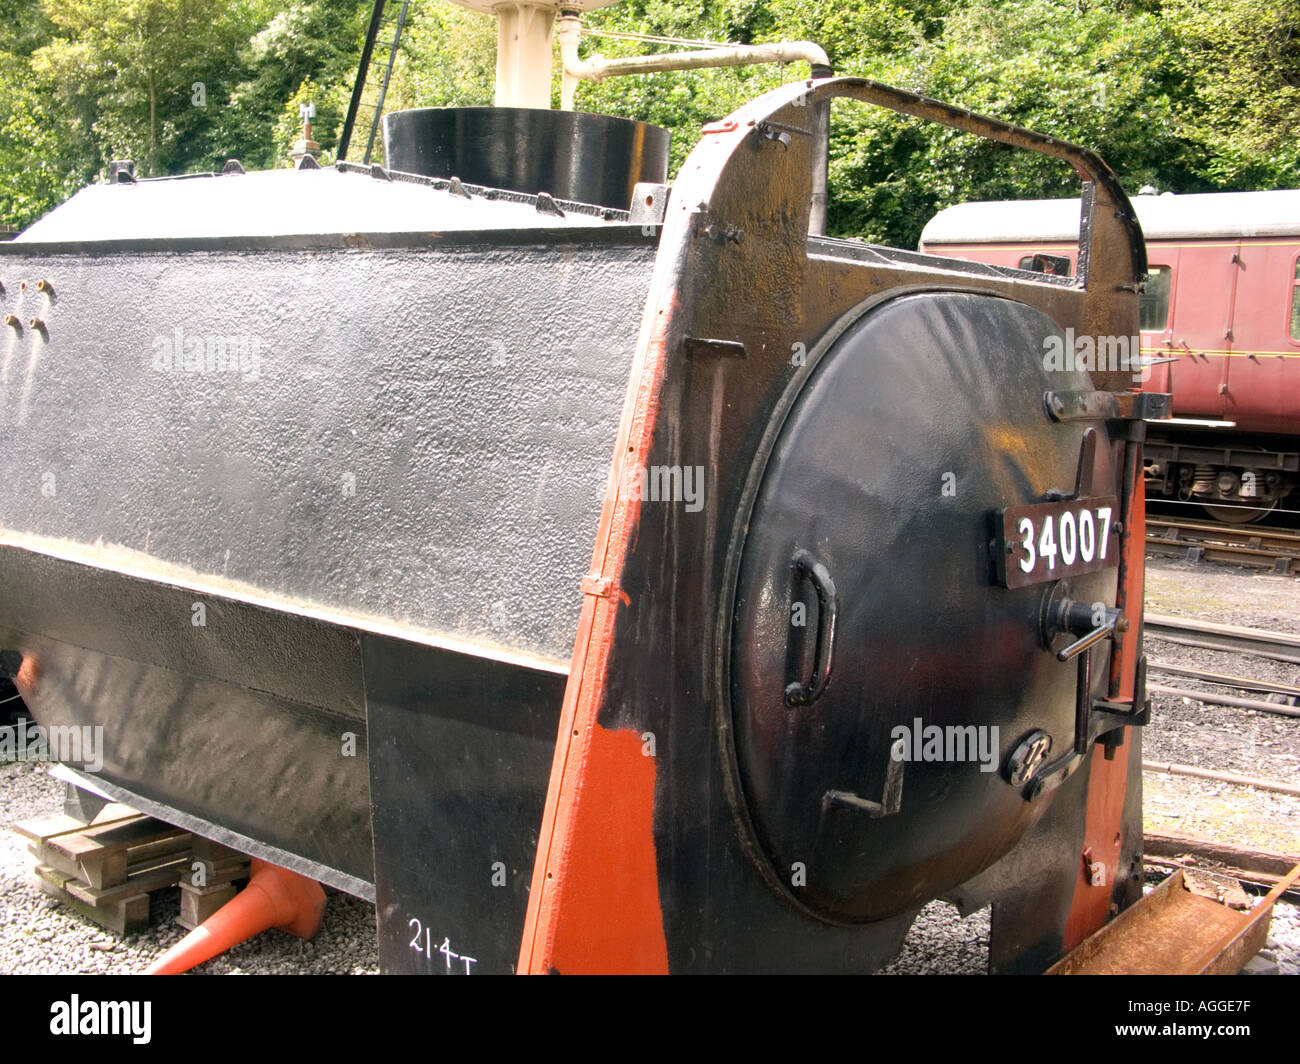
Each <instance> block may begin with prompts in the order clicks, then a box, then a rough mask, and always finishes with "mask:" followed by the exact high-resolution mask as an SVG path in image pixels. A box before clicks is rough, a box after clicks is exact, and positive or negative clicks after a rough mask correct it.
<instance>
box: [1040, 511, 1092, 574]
mask: <svg viewBox="0 0 1300 1064" xmlns="http://www.w3.org/2000/svg"><path fill="white" fill-rule="evenodd" d="M1094 513H1095V514H1096V516H1095V517H1094V516H1093V515H1094ZM1110 519H1111V508H1110V507H1109V506H1098V507H1097V508H1096V510H1095V511H1094V510H1093V509H1091V508H1088V509H1083V510H1079V511H1078V513H1075V512H1074V511H1073V510H1066V511H1065V512H1064V513H1062V514H1059V515H1057V516H1056V517H1055V518H1054V517H1053V515H1052V514H1045V515H1044V516H1043V519H1042V521H1041V522H1040V525H1039V527H1035V525H1034V521H1033V520H1032V519H1031V518H1028V517H1022V518H1021V519H1020V524H1019V525H1017V526H1016V529H1017V531H1018V532H1019V534H1020V535H1021V536H1022V537H1023V538H1022V539H1021V541H1020V546H1021V548H1022V550H1021V552H1020V557H1019V558H1018V559H1017V564H1018V565H1019V566H1020V570H1021V572H1025V573H1032V572H1033V571H1034V567H1035V566H1036V565H1037V564H1038V561H1039V559H1040V558H1041V559H1042V560H1043V561H1044V562H1046V563H1047V569H1048V571H1049V572H1050V571H1051V570H1053V569H1055V568H1056V560H1057V557H1058V556H1059V557H1060V560H1061V564H1062V565H1065V566H1070V565H1073V564H1074V563H1075V560H1076V559H1077V560H1078V561H1081V562H1091V561H1093V560H1094V559H1096V560H1099V561H1105V560H1106V550H1107V547H1108V546H1109V544H1110Z"/></svg>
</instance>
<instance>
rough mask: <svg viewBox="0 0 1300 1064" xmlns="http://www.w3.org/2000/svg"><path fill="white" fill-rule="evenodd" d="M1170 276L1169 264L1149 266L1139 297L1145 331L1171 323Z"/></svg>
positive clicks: (1139, 307)
mask: <svg viewBox="0 0 1300 1064" xmlns="http://www.w3.org/2000/svg"><path fill="white" fill-rule="evenodd" d="M1170 277H1171V274H1170V271H1169V267H1168V266H1150V267H1148V268H1147V290H1146V291H1145V292H1143V293H1142V295H1141V296H1140V297H1139V298H1138V316H1139V319H1140V323H1139V325H1138V328H1140V329H1141V330H1142V331H1143V332H1159V331H1160V330H1161V329H1163V328H1164V327H1165V326H1167V325H1168V324H1169V280H1170ZM1292 316H1293V317H1294V315H1292Z"/></svg>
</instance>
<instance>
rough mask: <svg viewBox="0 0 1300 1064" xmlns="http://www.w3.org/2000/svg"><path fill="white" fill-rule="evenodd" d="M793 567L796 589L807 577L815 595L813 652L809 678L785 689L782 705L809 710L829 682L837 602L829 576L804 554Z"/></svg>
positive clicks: (811, 558) (832, 661) (803, 552)
mask: <svg viewBox="0 0 1300 1064" xmlns="http://www.w3.org/2000/svg"><path fill="white" fill-rule="evenodd" d="M793 565H794V570H795V586H796V588H797V587H798V584H799V582H800V581H801V580H803V579H804V578H805V577H807V578H808V579H809V580H811V581H812V585H813V590H814V591H816V592H817V648H816V650H815V652H814V655H813V671H812V676H811V677H810V678H809V680H808V682H807V683H800V682H799V681H798V680H795V681H794V682H792V683H789V684H787V685H786V688H785V704H786V705H787V706H810V705H812V704H813V703H814V702H816V701H817V699H819V698H821V696H822V695H824V694H825V693H826V688H827V686H828V685H829V684H830V681H831V667H832V665H833V664H834V660H835V658H834V654H835V619H836V615H837V614H838V613H839V608H840V602H839V596H838V594H837V593H836V591H835V581H834V580H832V579H831V574H830V572H829V571H828V570H827V568H826V566H825V565H823V564H822V563H821V562H819V561H818V560H817V559H816V558H814V557H813V556H812V555H811V554H810V553H809V552H808V551H806V550H800V551H797V552H796V553H795V556H794V559H793Z"/></svg>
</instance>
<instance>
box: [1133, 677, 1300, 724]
mask: <svg viewBox="0 0 1300 1064" xmlns="http://www.w3.org/2000/svg"><path fill="white" fill-rule="evenodd" d="M1147 690H1148V691H1150V692H1151V693H1152V694H1156V695H1169V696H1171V697H1173V698H1190V699H1191V700H1192V701H1193V702H1203V703H1204V704H1205V705H1207V706H1232V707H1233V708H1234V709H1253V710H1255V711H1256V712H1258V713H1276V714H1277V715H1278V716H1280V717H1300V706H1285V705H1281V704H1280V703H1278V702H1264V701H1262V700H1260V699H1258V698H1238V697H1237V696H1236V695H1220V694H1216V693H1215V692H1213V691H1193V690H1191V689H1190V688H1187V687H1164V686H1162V685H1161V684H1148V685H1147Z"/></svg>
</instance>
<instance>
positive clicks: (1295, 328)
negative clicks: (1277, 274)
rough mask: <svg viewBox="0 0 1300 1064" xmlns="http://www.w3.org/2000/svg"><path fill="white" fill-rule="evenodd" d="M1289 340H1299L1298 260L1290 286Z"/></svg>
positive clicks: (1299, 298) (1297, 260) (1299, 275)
mask: <svg viewBox="0 0 1300 1064" xmlns="http://www.w3.org/2000/svg"><path fill="white" fill-rule="evenodd" d="M1291 339H1292V340H1300V258H1297V259H1296V262H1295V283H1294V284H1293V285H1292V286H1291Z"/></svg>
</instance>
